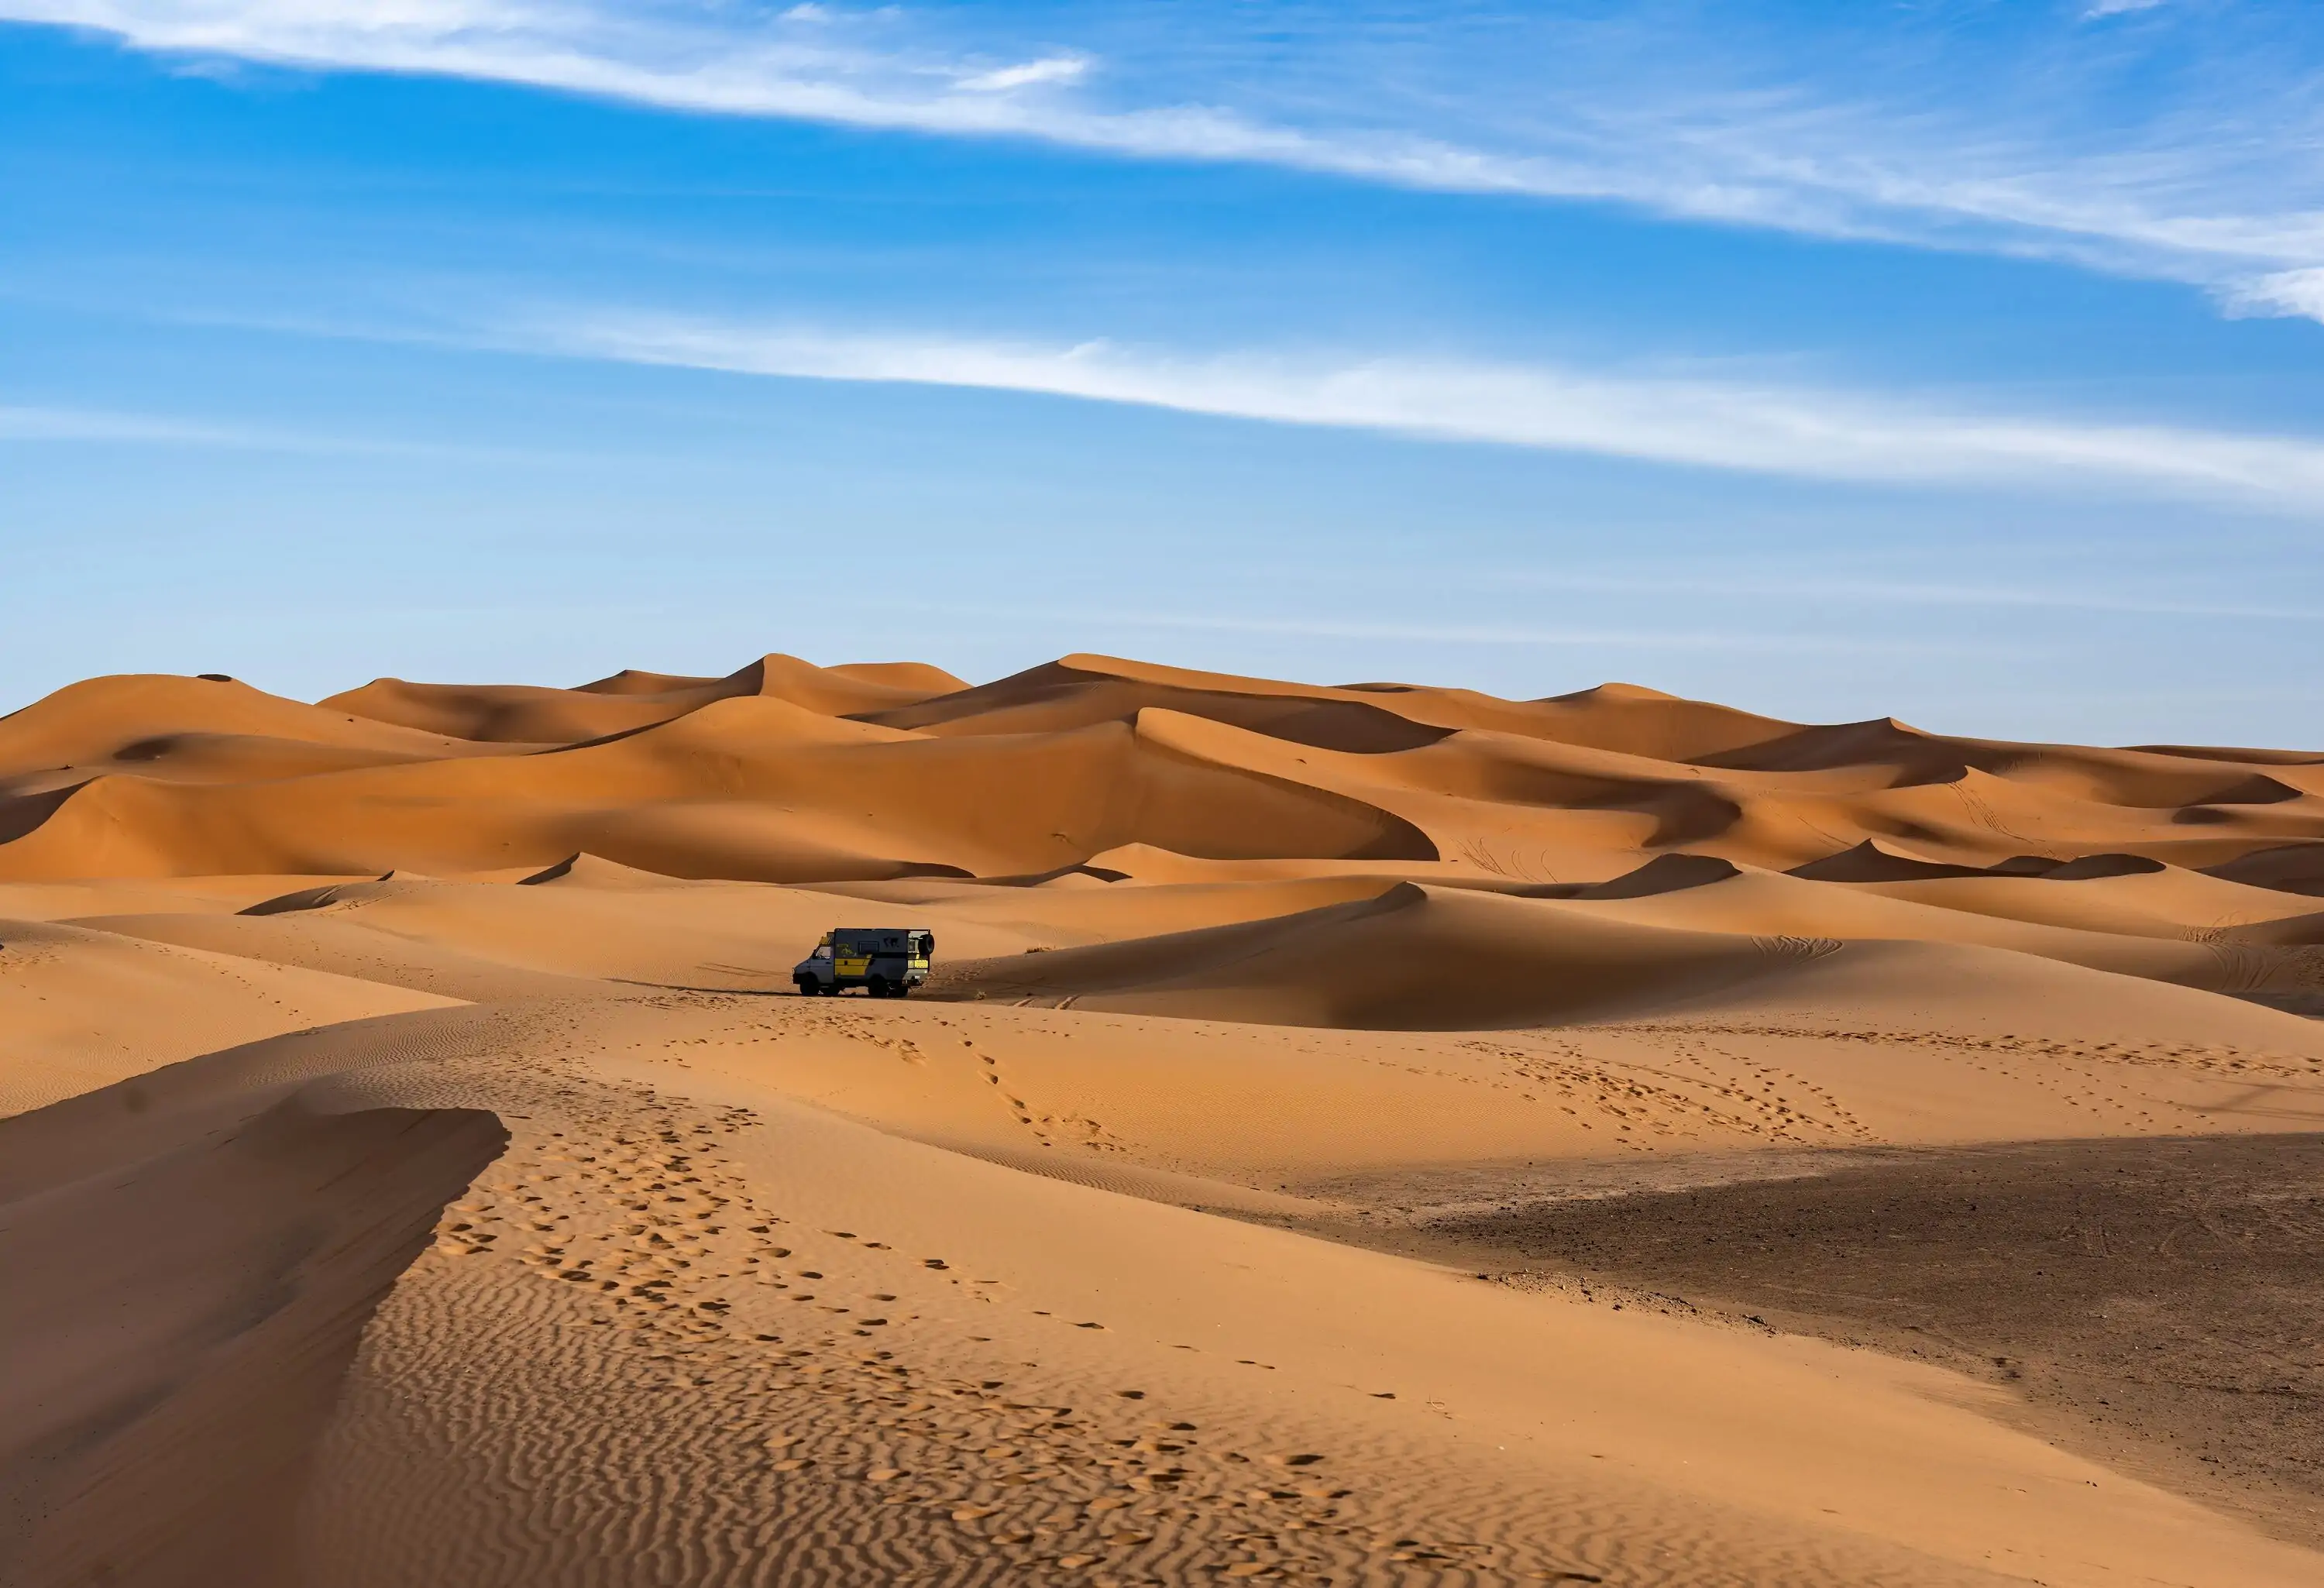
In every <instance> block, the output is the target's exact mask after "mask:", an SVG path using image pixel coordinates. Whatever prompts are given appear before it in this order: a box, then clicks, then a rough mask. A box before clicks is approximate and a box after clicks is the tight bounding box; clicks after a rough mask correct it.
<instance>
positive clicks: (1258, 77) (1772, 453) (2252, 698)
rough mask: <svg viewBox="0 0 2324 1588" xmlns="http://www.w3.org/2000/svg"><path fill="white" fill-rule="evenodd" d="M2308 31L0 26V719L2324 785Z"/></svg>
mask: <svg viewBox="0 0 2324 1588" xmlns="http://www.w3.org/2000/svg"><path fill="white" fill-rule="evenodd" d="M2320 377H2324V18H2319V16H2318V15H2317V14H2315V13H2314V11H2313V10H2312V8H2310V7H2305V6H2302V5H2296V4H2267V3H2265V0H2160V3H2157V4H2145V5H2137V4H2127V3H2126V0H2112V3H2111V4H2108V3H2106V0H2100V3H2098V4H2095V5H2093V4H2090V3H2089V0H2080V3H2063V4H2048V3H2046V0H2044V3H2029V4H2023V5H2000V4H1989V3H1972V0H1923V3H1921V4H1914V5H1877V4H1876V5H1858V6H1839V5H1806V4H1785V3H1782V0H1766V3H1762V4H1757V5H1706V4H1692V5H1681V4H1653V3H1649V4H1644V5H1541V6H1535V7H1529V8H1514V9H1513V8H1507V7H1482V6H1468V5H1367V4H1354V5H1333V6H1330V7H1324V6H1321V5H1314V6H1309V5H1250V4H1224V3H1222V0H1179V3H1177V4H1172V5H1154V4H1148V3H1144V0H1139V3H1137V4H1121V3H1114V0H1084V3H1082V4H1076V5H925V6H882V7H878V8H862V7H850V6H842V5H788V6H763V5H747V4H737V3H734V0H710V3H706V4H705V3H691V4H675V3H669V4H631V5H605V4H600V3H598V0H374V3H371V4H356V3H355V0H183V3H178V4H161V3H160V0H0V554H4V555H5V569H6V572H5V577H0V708H5V706H13V705H15V704H19V703H21V702H23V700H25V699H29V698H31V697H34V696H36V695H38V694H40V693H42V692H43V691H45V690H47V689H49V688H54V687H56V686H58V685H60V684H61V683H63V682H66V681H68V680H69V679H74V678H78V677H82V676H86V675H88V674H91V673H96V672H104V671H117V670H133V669H161V670H172V671H195V670H224V671H229V672H233V673H235V674H237V675H238V676H242V677H245V678H248V679H252V680H253V681H254V682H256V683H259V684H262V685H263V686H265V687H267V688H274V689H278V690H281V691H283V692H285V693H290V694H295V695H304V696H309V697H311V696H315V695H318V694H321V693H325V692H327V691H329V690H331V689H334V688H341V687H345V686H346V685H349V684H352V683H357V682H361V681H363V680H364V679H367V678H369V677H372V676H374V674H377V673H382V672H392V673H396V674H400V675H402V676H406V677H417V678H456V677H457V678H493V679H524V680H529V681H538V682H576V681H579V680H580V679H584V678H587V677H590V676H594V675H595V674H598V673H602V672H605V671H610V670H612V669H615V668H617V667H621V666H643V667H652V668H659V669H673V670H701V671H723V670H724V669H727V668H729V667H732V666H733V665H735V664H737V663H738V662H740V661H742V660H746V659H747V658H748V657H750V656H752V655H754V654H756V653H757V652H759V651H763V650H769V649H780V650H788V651H797V652H798V653H801V654H804V655H807V656H809V657H811V658H814V659H816V660H823V661H839V660H869V659H884V658H893V657H911V658H916V659H922V660H933V661H936V662H939V663H942V664H943V665H945V666H947V667H949V668H952V669H954V670H955V671H957V672H960V673H963V674H964V675H966V676H969V677H971V678H985V677H991V676H995V675H998V674H1000V673H1002V672H1006V671H1009V670H1012V669H1016V668H1018V667H1021V666H1024V665H1028V664H1029V663H1031V662H1034V661H1037V660H1044V659H1047V658H1048V657H1051V656H1054V655H1057V654H1060V653H1062V652H1065V651H1074V650H1103V651H1116V652H1121V653H1128V654H1133V655H1139V656H1145V657H1150V658H1154V659H1157V660H1169V661H1175V662H1180V663H1185V664H1189V665H1197V666H1213V667H1221V668H1229V669H1238V670H1248V671H1256V672H1262V673H1273V674H1277V675H1287V676H1296V677H1300V678H1305V679H1318V680H1326V681H1329V680H1340V679H1380V678H1398V679H1421V680H1426V681H1433V682H1447V683H1459V684H1467V685H1471V686H1474V687H1478V688H1488V689H1491V690H1494V691H1496V692H1499V693H1504V694H1510V695H1517V696H1533V695H1541V694H1547V693H1552V692H1556V691H1562V690H1564V689H1569V688H1581V687H1583V686H1586V685H1589V684H1591V683H1595V682H1598V681H1600V680H1601V679H1608V678H1622V679H1631V680H1634V681H1637V682H1642V683H1646V684H1651V685H1655V686H1656V687H1658V688H1667V689H1673V690H1676V691H1679V692H1682V693H1687V694H1695V695H1704V696H1709V697H1716V698H1720V699H1723V700H1728V701H1731V702H1733V703H1736V704H1738V705H1743V706H1750V707H1752V708H1754V709H1757V710H1761V711H1766V712H1769V713H1773V714H1777V715H1783V716H1794V717H1801V718H1806V719H1812V720H1840V719H1852V718H1858V717H1864V716H1877V715H1883V714H1890V713H1893V714H1895V715H1897V716H1902V717H1904V719H1906V720H1908V721H1912V722H1914V723H1917V724H1920V725H1925V726H1929V727H1933V728H1940V729H1946V730H1952V731H1965V732H1977V733H1987V734H2011V735H2019V736H2034V737H2064V738H2074V739H2085V740H2103V741H2113V742H2122V743H2131V742H2146V741H2155V740H2175V741H2190V740H2202V741H2209V742H2222V741H2236V742H2258V743H2285V744H2310V745H2319V746H2324V668H2319V663H2324V642H2319V634H2324V623H2319V618H2324V378H2320Z"/></svg>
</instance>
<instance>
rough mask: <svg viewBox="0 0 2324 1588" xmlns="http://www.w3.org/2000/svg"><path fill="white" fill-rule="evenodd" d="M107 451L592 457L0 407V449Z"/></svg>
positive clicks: (491, 459) (529, 460)
mask: <svg viewBox="0 0 2324 1588" xmlns="http://www.w3.org/2000/svg"><path fill="white" fill-rule="evenodd" d="M17 445H21V446H59V445H61V446H107V445H125V446H136V447H168V448H196V449H207V450H225V451H235V452H279V453H286V454H293V455H312V456H317V457H424V458H436V459H442V460H446V461H466V462H476V463H518V464H556V465H560V466H565V465H571V464H574V463H578V462H583V461H587V460H589V459H600V458H602V457H603V456H604V455H603V454H602V453H593V454H588V455H586V457H585V456H584V455H582V454H577V453H572V452H561V451H549V450H528V449H524V448H508V447H488V446H477V445H474V444H469V443H455V442H440V441H408V440H393V439H380V438H377V437H364V436H333V435H327V434H318V433H315V432H311V431H303V430H292V429H273V428H269V427H263V426H252V425H221V424H212V423H208V422H205V421H202V420H186V419H178V418H175V417H173V416H171V415H168V414H152V413H129V412H122V411H112V410H104V409H88V408H50V407H34V406H26V405H9V404H5V403H0V447H6V446H17Z"/></svg>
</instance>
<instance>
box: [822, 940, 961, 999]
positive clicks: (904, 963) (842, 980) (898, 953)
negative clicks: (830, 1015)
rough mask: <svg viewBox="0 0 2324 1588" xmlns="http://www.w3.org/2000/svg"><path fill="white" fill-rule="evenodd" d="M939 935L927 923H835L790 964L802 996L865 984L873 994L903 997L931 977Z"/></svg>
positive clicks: (840, 990)
mask: <svg viewBox="0 0 2324 1588" xmlns="http://www.w3.org/2000/svg"><path fill="white" fill-rule="evenodd" d="M935 954H936V934H935V933H934V932H931V931H929V930H927V928H924V927H835V928H832V929H831V930H830V931H828V932H825V934H824V935H823V941H822V942H820V943H818V944H816V948H815V952H814V953H813V954H810V955H808V956H807V957H806V958H805V959H803V960H801V961H799V962H798V965H795V966H793V967H792V969H791V984H792V985H793V986H795V987H797V988H798V990H799V995H800V996H801V997H814V996H816V995H818V994H820V995H821V996H824V997H826V998H827V997H830V996H831V995H832V994H834V993H836V992H842V991H844V990H845V989H847V988H849V987H861V988H862V989H863V991H864V992H868V993H870V994H871V996H872V997H874V998H902V997H905V996H907V995H908V994H909V993H910V992H911V990H912V989H913V988H915V987H917V986H918V985H919V984H920V983H922V982H925V981H927V979H928V961H929V960H930V959H931V958H932V957H934V956H935Z"/></svg>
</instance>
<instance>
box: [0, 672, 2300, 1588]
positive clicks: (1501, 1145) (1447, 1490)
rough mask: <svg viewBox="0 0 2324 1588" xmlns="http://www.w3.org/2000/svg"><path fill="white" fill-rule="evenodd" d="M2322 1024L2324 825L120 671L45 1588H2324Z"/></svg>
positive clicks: (35, 1066) (60, 917) (1733, 738)
mask: <svg viewBox="0 0 2324 1588" xmlns="http://www.w3.org/2000/svg"><path fill="white" fill-rule="evenodd" d="M906 925H908V926H912V927H918V928H927V929H928V930H930V931H932V932H933V933H934V934H935V937H936V955H935V960H936V968H935V972H934V974H933V976H932V978H931V980H930V982H929V983H928V984H927V986H926V987H924V988H922V989H920V990H919V991H918V992H917V993H916V994H915V995H913V996H912V997H909V998H906V999H892V998H891V999H882V1000H871V999H867V998H864V997H862V996H860V995H851V996H849V997H847V998H844V999H840V998H815V997H802V996H799V995H798V994H797V993H795V992H794V990H793V987H792V983H791V968H792V966H793V965H794V964H795V962H797V961H798V960H799V959H800V958H801V957H802V956H805V955H806V954H807V951H808V950H809V949H810V948H811V947H812V946H814V944H815V943H816V939H817V937H819V936H820V935H821V934H823V933H824V932H825V931H826V930H829V929H831V928H835V927H840V926H906ZM2319 1008H2324V752H2319V753H2303V752H2297V751H2286V750H2281V749H2275V750H2269V749H2250V750H2238V749H2229V748H2218V747H2180V746H2148V747H2144V748H2138V749H2097V748H2086V747H2078V746H2070V745H2046V744H2021V743H2004V742H1999V741H1986V740H1971V739H1962V738H1955V737H1946V736H1942V735H1938V734H1925V733H1922V732H1920V731H1917V730H1915V729H1913V728H1910V727H1907V726H1904V725H1902V724H1899V723H1895V722H1893V721H1886V720H1883V721H1878V722H1873V723H1859V724H1848V725H1798V724H1793V723H1787V722H1783V721H1778V720H1775V719H1773V718H1769V717H1766V716H1754V715H1752V714H1749V713H1748V712H1745V711H1739V710H1733V709H1729V708H1728V707H1725V706H1717V705H1712V704H1708V703H1703V702H1697V701H1689V700H1682V699H1677V698H1674V697H1669V696H1665V695H1661V694H1657V693H1655V692H1654V691H1652V690H1648V689H1643V688H1635V687H1631V686H1624V685H1612V684H1609V685H1604V686H1601V687H1600V688H1594V689H1589V690H1584V691H1581V692H1579V693H1576V694H1571V695H1563V696H1559V697H1553V698H1548V699H1543V700H1531V701H1525V700H1503V699H1498V698H1494V697H1488V696H1484V695H1480V694H1476V693H1473V692H1470V691H1464V690H1460V689H1452V688H1423V687H1418V686H1405V685H1389V684H1357V685H1349V686H1340V687H1314V686H1307V685H1301V684H1294V683H1285V682H1278V681H1271V680H1265V679H1245V678H1235V677H1227V676H1222V675H1216V674H1206V673H1198V672H1192V671H1187V670H1184V669H1175V668H1168V667H1162V666H1156V665H1151V664H1147V663H1141V662H1133V661H1127V660H1119V659H1113V658H1106V657H1096V656H1073V657H1067V658H1065V659H1064V660H1060V661H1057V662H1055V663H1052V664H1048V665H1047V666H1043V667H1039V668H1036V669H1031V670H1030V671H1028V672H1025V673H1022V674H1019V675H1017V676H1015V677H1012V678H1007V679H1000V680H997V681H995V682H991V683H985V684H981V685H974V686H972V685H970V684H968V683H966V682H965V681H964V680H962V679H956V678H954V677H952V676H951V675H949V674H946V673H944V672H942V671H941V670H939V669H935V668H930V667H924V666H918V665H912V664H871V665H857V666H846V667H837V668H820V667H816V666H813V665H811V664H809V663H807V662H804V661H801V660H798V659H795V658H790V657H784V656H770V657H767V658H764V659H762V660H759V661H754V662H752V663H750V664H749V665H747V666H745V667H743V668H742V669H738V670H737V671H735V672H733V673H732V674H730V675H727V676H725V677H724V678H687V677H678V676H673V675H667V674H660V673H650V672H624V673H621V674H617V675H614V676H613V677H612V678H608V679H601V680H598V681H596V682H595V683H590V684H585V685H582V686H580V687H577V688H544V687H539V686H492V685H444V684H422V683H410V682H406V681H403V680H398V679H381V680H377V681H375V682H373V683H370V684H366V685H364V686H363V687H362V688H354V689H349V690H347V691H346V692H344V693H341V694H338V695H335V696H332V697H328V698H327V699H325V700H322V701H320V702H318V703H314V704H309V703H304V702H299V701H292V700H287V699H282V698H279V697H272V696H270V695H267V694H265V693H264V692H263V691H261V690H258V689H256V688H252V687H250V686H248V685H246V684H243V683H239V682H236V681H234V680H231V679H211V678H193V679H186V678H161V677H135V678H105V679H92V680H89V681H88V682H85V683H81V684H78V685H75V686H72V687H71V688H67V689H64V690H61V691H60V692H58V693H57V694H55V695H52V696H51V697H47V698H45V699H43V700H40V701H37V702H34V703H32V705H30V706H25V707H23V709H21V710H19V711H17V712H15V713H14V715H12V716H7V717H5V718H0V1115H5V1117H0V1274H5V1276H6V1282H5V1284H0V1581H5V1583H10V1584H12V1585H13V1584H18V1583H22V1584H26V1585H35V1584H37V1585H42V1588H45V1585H48V1584H59V1585H62V1584H87V1583H109V1584H139V1585H145V1584H151V1585H155V1588H160V1585H165V1584H204V1585H207V1584H236V1585H239V1584H261V1585H274V1584H281V1585H300V1588H304V1585H309V1584H313V1585H327V1588H338V1585H346V1588H369V1585H374V1584H377V1585H381V1588H386V1585H390V1584H415V1583H429V1584H441V1583H461V1584H511V1585H519V1584H521V1585H527V1588H530V1585H533V1584H562V1583H573V1584H632V1583H636V1584H647V1583H651V1584H696V1583H701V1584H713V1583H715V1584H727V1583H734V1584H742V1583H769V1584H773V1583H783V1584H789V1583H800V1584H809V1583H813V1584H874V1583H947V1584H949V1583H960V1584H971V1583H1019V1582H1039V1583H1051V1582H1054V1583H1089V1584H1093V1585H1120V1584H1128V1583H1139V1584H1177V1583H1212V1582H1215V1581H1222V1580H1224V1581H1241V1580H1255V1581H1261V1582H1288V1583H1335V1584H1348V1583H1382V1584H1385V1583H1477V1584H1482V1583H1528V1582H1530V1583H1538V1582H1558V1581H1564V1582H1600V1583H1620V1584H1636V1585H1640V1588H1644V1585H1648V1584H1655V1585H1659V1584H1675V1583H1685V1584H1690V1585H1692V1584H1716V1583H1733V1584H1738V1585H1740V1584H1750V1585H1755V1588H1756V1585H1760V1584H1798V1585H1800V1588H1824V1585H1831V1588H1838V1585H1840V1584H1848V1585H1856V1584H1873V1583H1880V1584H1887V1583H1894V1584H1945V1585H1954V1584H1960V1585H1964V1588H1965V1585H1969V1584H2001V1583H2045V1584H2089V1585H2098V1584H2107V1585H2113V1584H2149V1583H2153V1584H2187V1585H2194V1584H2206V1585H2209V1584H2217V1585H2219V1588H2256V1585H2267V1584H2286V1585H2291V1584H2301V1585H2307V1584H2313V1583H2318V1582H2319V1581H2324V1470H2320V1469H2319V1466H2318V1464H2317V1463H2316V1460H2315V1452H2316V1451H2317V1450H2318V1449H2319V1448H2324V1413H2319V1411H2318V1409H2317V1408H2318V1407H2319V1405H2324V1400H2319V1390H2324V1386H2320V1385H2319V1377H2318V1374H2319V1360H2324V1359H2319V1351H2320V1350H2324V1343H2319V1338H2318V1336H2317V1334H2316V1331H2315V1327H2314V1323H2313V1320H2314V1317H2315V1316H2316V1315H2315V1310H2314V1305H2313V1303H2314V1301H2315V1300H2316V1298H2318V1297H2324V1240H2319V1236H2318V1231H2319V1228H2324V1223H2319V1221H2324V1186H2319V1176H2324V1158H2319V1150H2318V1148H2317V1142H2318V1141H2319V1140H2324V1021H2319V1020H2316V1019H2313V1018H2310V1016H2311V1014H2312V1012H2313V1011H2318V1010H2319Z"/></svg>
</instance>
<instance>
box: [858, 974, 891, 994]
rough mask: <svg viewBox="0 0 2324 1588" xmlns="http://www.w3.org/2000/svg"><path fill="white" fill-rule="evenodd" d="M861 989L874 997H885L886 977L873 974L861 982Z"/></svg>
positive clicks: (886, 990) (886, 991) (886, 988)
mask: <svg viewBox="0 0 2324 1588" xmlns="http://www.w3.org/2000/svg"><path fill="white" fill-rule="evenodd" d="M863 990H864V991H865V992H869V993H870V994H871V996H872V997H874V998H885V997H887V996H888V978H887V977H885V976H874V977H872V978H871V980H870V981H868V982H866V983H863Z"/></svg>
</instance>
